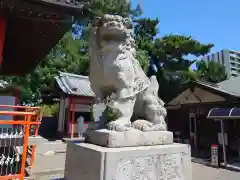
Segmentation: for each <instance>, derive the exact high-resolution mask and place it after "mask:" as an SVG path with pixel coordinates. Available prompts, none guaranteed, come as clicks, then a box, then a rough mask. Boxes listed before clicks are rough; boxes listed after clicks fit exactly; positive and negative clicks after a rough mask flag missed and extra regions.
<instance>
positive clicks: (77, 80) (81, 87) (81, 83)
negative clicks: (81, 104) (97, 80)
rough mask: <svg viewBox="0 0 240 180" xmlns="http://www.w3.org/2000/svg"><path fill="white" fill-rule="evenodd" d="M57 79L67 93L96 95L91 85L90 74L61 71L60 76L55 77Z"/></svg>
mask: <svg viewBox="0 0 240 180" xmlns="http://www.w3.org/2000/svg"><path fill="white" fill-rule="evenodd" d="M55 79H56V81H57V84H58V86H59V87H60V89H61V90H62V91H63V92H64V93H66V94H71V95H77V96H90V97H94V96H95V94H94V92H93V91H92V89H91V87H90V82H89V79H88V76H81V75H77V74H71V73H63V72H60V74H59V76H57V77H55Z"/></svg>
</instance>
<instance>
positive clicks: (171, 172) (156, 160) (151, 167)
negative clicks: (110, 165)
mask: <svg viewBox="0 0 240 180" xmlns="http://www.w3.org/2000/svg"><path fill="white" fill-rule="evenodd" d="M184 156H186V154H185V153H177V154H159V155H152V156H151V155H150V156H145V157H134V158H130V159H121V158H120V160H119V161H118V163H117V168H116V173H115V174H114V177H113V178H112V180H184V174H183V172H184V160H183V159H184Z"/></svg>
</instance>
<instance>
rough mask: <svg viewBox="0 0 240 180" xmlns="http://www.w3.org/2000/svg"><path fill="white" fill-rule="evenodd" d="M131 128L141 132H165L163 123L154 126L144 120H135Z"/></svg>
mask: <svg viewBox="0 0 240 180" xmlns="http://www.w3.org/2000/svg"><path fill="white" fill-rule="evenodd" d="M132 127H133V128H135V129H138V130H140V131H143V132H147V131H166V125H165V124H164V123H159V124H154V123H151V122H149V121H146V120H136V121H134V122H133V123H132Z"/></svg>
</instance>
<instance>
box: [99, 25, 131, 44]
mask: <svg viewBox="0 0 240 180" xmlns="http://www.w3.org/2000/svg"><path fill="white" fill-rule="evenodd" d="M99 33H100V36H101V37H102V39H104V40H108V41H110V40H116V41H123V40H125V39H126V33H125V31H124V30H123V29H121V28H119V27H107V28H106V27H101V28H100V30H99Z"/></svg>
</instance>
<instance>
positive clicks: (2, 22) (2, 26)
mask: <svg viewBox="0 0 240 180" xmlns="http://www.w3.org/2000/svg"><path fill="white" fill-rule="evenodd" d="M5 32H6V19H5V18H4V17H2V16H0V65H1V64H2V61H3V47H4V40H5Z"/></svg>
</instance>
